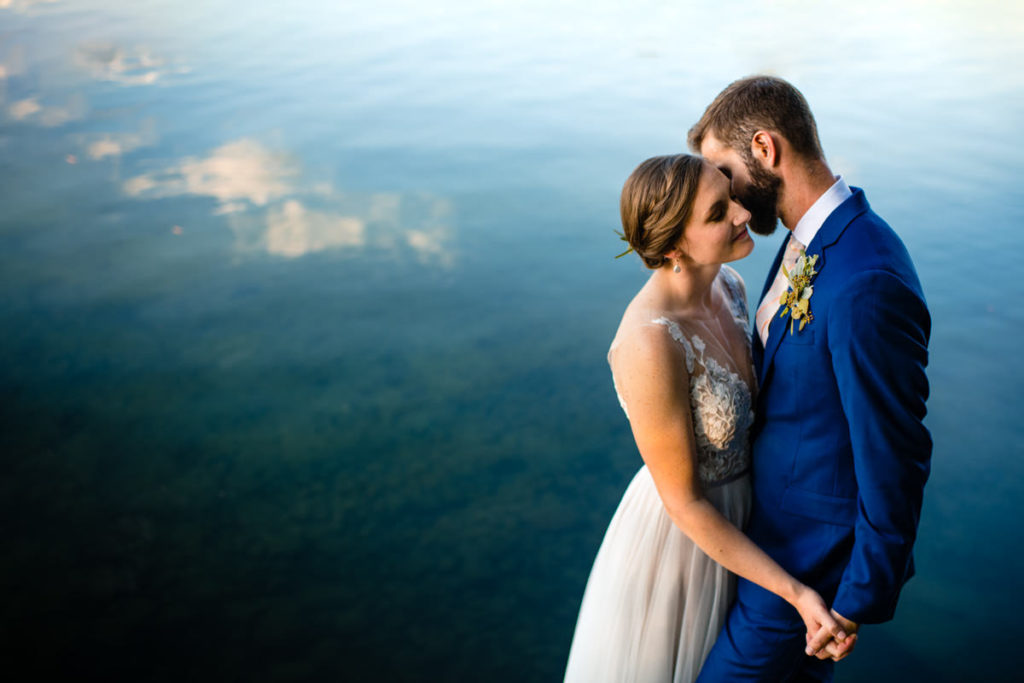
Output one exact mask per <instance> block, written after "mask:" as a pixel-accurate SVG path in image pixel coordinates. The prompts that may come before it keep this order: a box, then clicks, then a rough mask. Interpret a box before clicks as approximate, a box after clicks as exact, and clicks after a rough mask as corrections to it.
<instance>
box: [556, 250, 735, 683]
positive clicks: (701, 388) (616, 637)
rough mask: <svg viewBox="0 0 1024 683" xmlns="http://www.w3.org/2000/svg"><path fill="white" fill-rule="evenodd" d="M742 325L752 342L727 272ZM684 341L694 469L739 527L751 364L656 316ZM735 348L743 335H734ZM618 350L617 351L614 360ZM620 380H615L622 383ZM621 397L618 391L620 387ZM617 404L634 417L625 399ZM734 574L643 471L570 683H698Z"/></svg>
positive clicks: (597, 567)
mask: <svg viewBox="0 0 1024 683" xmlns="http://www.w3.org/2000/svg"><path fill="white" fill-rule="evenodd" d="M716 283H717V284H719V285H720V286H721V287H723V291H724V292H725V293H726V297H725V298H726V301H727V303H728V305H729V307H730V313H731V316H732V319H733V322H735V324H736V325H737V326H739V328H740V332H741V336H742V338H743V339H746V340H747V342H746V346H747V353H746V362H747V363H748V364H749V337H748V336H747V306H746V301H745V297H744V295H743V288H742V285H741V284H740V280H739V276H738V275H737V274H736V272H735V271H733V270H732V269H731V268H729V267H728V266H722V269H721V273H720V274H719V276H718V279H717V280H716ZM644 324H650V325H658V326H661V327H663V328H664V330H665V333H666V334H669V335H671V336H672V338H673V339H674V340H675V341H676V342H678V344H679V349H680V362H684V363H686V367H687V370H688V371H689V375H690V387H689V389H690V402H691V408H692V416H693V426H694V432H695V435H696V438H697V463H698V469H699V473H700V479H701V482H702V484H703V489H704V494H705V496H706V498H707V499H708V500H709V501H710V502H711V504H712V505H714V506H715V508H716V509H718V510H719V511H720V512H721V513H722V514H723V515H724V516H725V517H726V518H727V519H728V520H729V521H731V522H732V523H733V524H735V525H736V526H737V527H740V528H742V527H743V524H744V523H745V521H746V517H747V514H748V511H749V506H750V481H749V480H750V477H749V476H747V472H748V470H749V467H750V447H749V438H748V432H749V429H750V427H751V425H752V424H753V418H754V415H753V411H752V400H753V397H752V392H751V387H750V386H749V385H748V384H747V382H745V381H744V379H743V377H744V376H746V377H751V376H752V375H751V373H750V371H749V365H748V367H747V368H746V370H747V371H746V372H739V370H740V368H736V367H734V366H735V363H734V362H733V361H732V360H731V359H732V358H733V357H734V354H729V353H728V348H727V343H728V342H727V341H726V340H722V339H719V338H718V337H720V336H721V333H720V332H718V333H716V331H715V329H714V328H713V327H711V326H709V325H708V323H706V322H687V321H681V322H675V321H672V320H669V319H668V318H666V317H663V316H655V317H652V318H650V319H649V322H646V323H644ZM733 339H735V336H733ZM614 351H615V343H614V342H613V344H612V347H611V349H610V350H609V358H610V357H611V355H612V353H613V352H614ZM613 381H614V376H613ZM616 394H618V389H616ZM619 402H620V403H622V408H623V410H624V411H626V415H627V417H628V415H629V411H628V408H627V406H626V405H625V402H624V401H623V400H622V397H621V395H620V396H619ZM734 590H735V577H734V576H733V575H732V574H731V573H730V572H728V571H727V570H726V569H724V568H723V567H722V566H721V565H719V564H718V563H716V562H715V561H714V560H712V559H711V558H709V557H708V556H707V555H705V554H704V552H703V551H702V550H701V549H700V548H698V547H697V545H696V544H695V543H694V542H693V541H691V540H690V539H689V537H687V536H686V535H685V534H683V532H682V531H680V530H679V529H678V528H677V527H676V526H675V525H674V524H673V523H672V520H671V519H669V516H668V514H667V513H666V512H665V507H664V505H663V504H662V502H661V498H660V497H659V496H658V492H657V490H655V487H654V481H653V479H652V478H651V475H650V473H649V472H648V471H647V467H646V466H643V467H641V468H640V471H639V472H637V474H636V476H635V477H633V480H632V482H631V483H630V484H629V487H628V488H627V489H626V493H625V495H624V496H623V498H622V502H621V503H620V504H619V507H618V509H617V510H616V512H615V515H614V517H612V521H611V524H610V525H609V526H608V531H607V532H606V533H605V537H604V541H603V542H602V543H601V547H600V549H599V550H598V553H597V558H596V559H595V561H594V567H593V569H592V570H591V573H590V579H589V580H588V581H587V587H586V590H585V592H584V594H583V603H582V605H581V607H580V614H579V618H578V619H577V622H576V632H575V634H574V636H573V641H572V647H571V649H570V652H569V662H568V666H567V668H566V673H565V681H566V683H601V682H608V683H612V682H614V683H627V682H630V681H633V682H636V683H690V682H691V681H693V680H695V679H696V678H697V674H698V673H699V672H700V667H701V665H702V664H703V663H704V659H705V658H706V657H707V655H708V652H709V651H710V650H711V646H712V645H713V644H714V642H715V638H716V637H717V636H718V632H719V630H720V629H721V627H722V624H723V623H724V622H725V616H726V614H727V612H728V610H729V605H730V603H731V602H732V598H733V594H734Z"/></svg>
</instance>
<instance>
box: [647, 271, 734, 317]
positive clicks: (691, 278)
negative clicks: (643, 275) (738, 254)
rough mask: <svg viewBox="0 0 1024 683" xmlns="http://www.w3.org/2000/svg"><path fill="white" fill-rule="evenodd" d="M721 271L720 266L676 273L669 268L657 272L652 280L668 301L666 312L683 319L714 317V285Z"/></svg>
mask: <svg viewBox="0 0 1024 683" xmlns="http://www.w3.org/2000/svg"><path fill="white" fill-rule="evenodd" d="M721 269H722V266H721V264H718V263H716V264H714V265H708V266H689V265H684V266H682V270H680V271H679V272H678V273H675V272H673V270H672V266H671V265H669V266H664V267H662V268H659V269H658V270H656V271H655V272H654V274H653V275H652V276H651V280H652V282H653V283H654V284H655V286H656V287H657V288H658V291H659V292H660V293H661V295H662V296H664V297H665V299H666V304H667V305H666V308H668V309H671V310H673V311H678V312H680V313H681V314H683V315H693V316H696V317H700V316H705V315H712V314H713V313H714V304H713V301H712V294H711V285H712V284H713V283H714V281H715V278H716V277H718V272H719V271H720V270H721Z"/></svg>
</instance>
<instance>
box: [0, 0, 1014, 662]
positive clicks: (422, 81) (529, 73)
mask: <svg viewBox="0 0 1024 683" xmlns="http://www.w3.org/2000/svg"><path fill="white" fill-rule="evenodd" d="M1022 38H1024V14H1022V12H1021V11H1020V10H1019V9H1015V8H1009V7H1006V6H1004V5H1003V4H1002V3H995V2H988V3H980V4H979V3H966V2H963V3H956V2H940V3H916V2H907V3H901V2H887V3H867V4H864V3H859V4H858V6H857V7H852V8H851V7H847V6H842V5H838V4H835V5H833V4H829V3H813V4H812V3H771V4H764V3H755V2H735V3H727V4H725V5H721V6H719V7H718V8H717V9H714V10H711V9H706V8H700V7H697V6H696V5H694V6H689V5H688V4H686V3H682V4H681V3H672V4H669V3H665V4H659V3H647V4H638V5H635V6H631V7H630V8H629V9H624V8H615V7H613V6H612V5H611V4H607V3H598V4H597V5H594V4H593V3H586V4H583V3H573V4H564V5H560V6H559V7H558V8H552V7H549V6H548V5H547V4H543V3H525V2H524V3H506V4H494V5H477V4H474V3H455V2H445V3H435V4H432V5H430V6H429V7H426V6H422V5H421V4H417V3H411V2H409V3H394V2H392V3H385V4H383V5H380V6H379V7H378V6H375V8H374V9H370V8H369V7H368V6H364V5H363V4H356V3H341V4H337V3H331V2H311V1H302V2H298V3H293V4H290V5H288V6H287V8H286V7H284V6H280V5H278V4H277V3H269V2H256V3H241V2H237V1H234V0H220V1H215V2H202V3H200V2H186V3H171V2H165V1H158V2H138V3H119V2H114V1H112V0H102V1H101V0H91V1H88V2H85V1H83V2H70V1H67V2H61V1H57V2H31V1H30V0H0V324H2V330H3V334H2V335H0V358H2V359H3V362H2V365H0V444H2V448H0V450H2V463H3V466H4V467H3V472H4V476H3V477H2V478H0V506H2V515H0V529H2V531H3V536H2V538H3V540H4V550H5V552H4V557H3V561H2V562H0V588H2V594H3V596H4V600H3V601H2V605H0V637H2V642H3V646H2V647H3V650H4V651H5V653H6V657H5V662H6V663H7V665H8V667H7V668H9V669H10V670H14V671H16V670H19V669H20V670H24V671H28V672H30V675H32V676H33V677H38V676H40V675H41V674H42V673H44V672H46V671H52V672H57V673H60V674H62V675H63V676H65V677H70V676H71V675H75V676H77V677H87V678H91V677H97V676H101V677H103V678H105V679H107V680H131V681H140V680H168V681H170V680H174V681H178V680H246V681H248V680H274V681H293V680H310V681H313V680H366V681H391V680H395V681H398V680H403V681H449V680H451V681H462V680H465V681H475V680H497V681H505V680H507V681H527V680H529V681H551V680H559V679H560V675H561V671H562V668H563V666H564V662H565V657H566V655H567V652H568V647H569V641H570V639H571V636H572V628H573V625H574V623H575V616H576V610H577V609H578V606H579V600H580V598H581V597H582V590H583V586H584V583H585V581H586V576H587V573H588V571H589V569H590V564H591V562H592V560H593V555H594V553H595V552H596V550H597V545H598V543H599V542H600V538H601V536H602V535H603V533H604V529H605V526H606V525H607V522H608V520H609V519H610V517H611V514H612V512H613V510H614V508H615V505H616V504H617V502H618V500H619V497H620V496H621V494H622V491H623V490H624V488H625V485H626V483H627V482H628V480H629V478H630V477H631V476H632V474H633V473H634V472H635V470H636V468H637V467H638V466H639V465H640V459H639V456H638V455H637V453H636V452H635V448H634V446H633V444H632V440H631V438H630V435H629V432H628V428H627V425H626V422H625V419H624V418H623V417H622V414H621V411H620V409H619V407H618V405H617V402H616V400H615V397H614V394H613V392H612V389H611V383H610V376H609V373H608V369H607V366H606V363H605V360H604V357H605V352H606V350H607V346H608V343H609V342H610V339H611V336H612V334H613V332H614V330H615V326H616V325H617V322H618V317H619V315H620V314H621V311H622V309H623V308H624V306H625V304H626V302H628V300H629V299H630V298H631V296H632V294H633V293H634V292H635V290H636V289H637V288H638V287H639V286H640V284H641V283H642V282H643V279H644V277H645V276H646V275H645V272H644V270H643V269H642V267H641V266H640V265H639V264H638V263H637V262H635V261H629V260H627V259H620V260H618V261H616V260H614V259H612V256H614V254H616V253H618V251H620V248H619V244H620V243H619V242H618V240H617V238H616V237H615V235H614V233H613V230H614V229H615V228H616V227H618V226H617V203H618V192H619V188H620V187H621V183H622V181H623V179H624V178H625V176H626V175H627V174H628V173H629V171H630V170H631V169H632V168H633V167H634V166H635V164H636V163H637V162H639V161H640V160H642V159H643V158H645V157H647V156H650V155H653V154H658V153H666V152H672V151H677V150H679V149H681V148H682V146H683V139H684V136H685V132H686V130H687V128H688V127H689V125H690V124H691V123H692V122H693V121H694V120H696V118H697V117H698V116H699V115H700V113H701V111H702V110H703V107H704V105H705V104H706V103H707V102H708V101H710V99H711V98H712V97H713V96H714V95H715V94H716V93H717V92H718V90H719V89H720V88H721V87H723V86H724V85H725V84H726V83H728V82H729V81H730V80H732V79H733V78H736V77H738V76H741V75H744V74H747V73H751V72H755V71H771V72H775V73H778V74H780V75H782V76H785V77H787V78H790V79H791V80H793V81H794V82H795V83H797V85H799V86H800V87H801V88H802V89H803V91H804V93H805V94H806V95H807V97H808V99H809V100H810V102H811V105H812V107H813V108H814V110H815V112H816V114H817V117H818V121H819V126H820V129H821V133H822V138H823V142H824V145H825V148H826V151H827V152H828V154H829V158H830V160H831V162H832V164H833V166H834V168H835V169H836V170H837V171H839V172H841V173H843V174H844V177H846V179H847V180H848V181H849V182H850V183H851V184H853V185H856V186H861V187H864V188H865V190H866V191H867V194H868V197H869V199H870V201H871V202H872V204H873V205H874V207H875V208H876V210H878V211H879V213H881V214H882V215H883V216H884V217H885V218H887V219H888V220H889V222H890V223H891V224H892V225H893V226H894V227H895V228H896V229H897V231H898V232H900V234H901V235H902V236H903V237H904V240H905V241H906V243H907V245H908V247H909V248H910V250H911V253H912V254H913V256H914V258H915V261H916V263H917V266H918V270H919V272H920V275H921V279H922V282H923V284H924V287H925V291H926V294H927V295H928V297H929V302H930V305H931V309H932V315H933V318H934V332H933V336H932V345H931V352H932V357H931V366H930V372H929V375H930V379H931V382H932V398H931V400H930V402H929V408H930V415H929V418H928V424H929V426H930V428H931V429H932V432H933V436H934V438H935V444H936V447H935V454H934V465H933V475H932V480H931V481H930V483H929V485H928V489H927V492H926V501H925V509H924V517H923V520H922V523H921V529H920V539H919V541H918V545H917V561H918V576H917V577H916V578H915V579H914V580H913V581H912V582H911V583H910V584H909V585H908V586H907V588H906V590H905V591H904V596H903V599H902V601H901V605H900V609H899V610H898V612H897V617H896V619H895V620H894V621H893V622H892V623H890V624H886V625H884V626H875V627H871V628H867V629H865V630H864V632H863V635H862V640H861V643H860V645H859V646H858V651H857V652H856V653H855V655H854V656H853V657H851V658H850V659H849V660H847V661H846V662H844V663H843V664H842V665H841V666H840V667H839V668H838V675H837V679H838V680H839V681H861V680H870V681H907V680H930V681H938V680H949V681H962V680H986V681H999V680H1011V679H1013V678H1014V677H1015V676H1016V671H1017V668H1018V667H1017V666H1016V665H1015V664H1014V663H1013V662H1012V661H1011V658H1010V656H1009V653H1010V652H1013V651H1014V648H1013V645H1014V644H1015V639H1014V635H1015V633H1016V632H1017V630H1019V629H1018V628H1017V614H1018V612H1019V610H1020V608H1021V607H1024V587H1022V584H1021V582H1020V580H1019V577H1020V576H1021V574H1022V572H1024V550H1022V548H1024V543H1022V541H1024V537H1022V532H1021V528H1022V527H1021V525H1020V524H1019V523H1018V522H1017V521H1016V519H1017V517H1018V505H1017V503H1018V501H1020V500H1021V499H1022V497H1024V465H1022V462H1024V460H1022V458H1021V456H1024V446H1022V445H1021V443H1022V442H1021V438H1020V437H1021V436H1022V434H1021V429H1020V427H1019V425H1020V419H1019V415H1018V413H1019V411H1018V410H1017V406H1018V404H1019V393H1020V392H1019V387H1020V385H1021V381H1022V380H1024V372H1022V371H1021V364H1020V360H1019V346H1020V342H1019V339H1020V338H1021V333H1022V332H1024V313H1022V310H1024V309H1022V307H1021V305H1020V301H1021V300H1022V297H1024V278H1022V277H1021V276H1022V274H1024V269H1022V268H1021V258H1022V257H1024V232H1022V231H1021V229H1020V227H1021V225H1022V224H1024V193H1022V192H1021V190H1020V186H1019V179H1020V177H1021V176H1022V174H1024V162H1022V161H1021V157H1020V155H1019V153H1018V152H1017V149H1016V145H1015V144H1014V139H1015V137H1014V136H1015V134H1016V132H1017V131H1019V129H1020V126H1021V124H1022V123H1024V90H1022V87H1021V86H1022V81H1024V79H1022V77H1021V75H1020V70H1019V69H1018V68H1016V66H1015V65H1017V64H1020V63H1022V57H1024V54H1022V52H1024V50H1022V48H1021V45H1022V44H1024V41H1022ZM773 251H774V240H773V239H769V240H759V242H758V247H757V249H756V250H755V252H754V255H753V256H751V257H750V258H748V259H746V260H745V261H742V262H740V263H738V264H736V265H737V267H738V269H739V271H740V272H741V274H742V275H743V276H744V277H745V278H746V279H747V281H748V283H752V284H751V287H752V288H755V287H757V286H759V285H760V283H761V282H762V279H763V277H764V273H765V271H766V269H767V267H768V262H769V261H770V259H771V257H772V255H773Z"/></svg>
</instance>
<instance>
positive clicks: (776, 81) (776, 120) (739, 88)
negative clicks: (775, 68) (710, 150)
mask: <svg viewBox="0 0 1024 683" xmlns="http://www.w3.org/2000/svg"><path fill="white" fill-rule="evenodd" d="M759 130H768V131H774V132H776V133H779V134H780V135H782V136H783V137H785V138H786V140H788V141H789V144H790V145H791V146H792V147H793V150H794V151H795V152H796V153H797V154H800V155H801V156H804V157H806V158H808V159H821V158H823V157H824V156H825V155H824V153H823V152H822V151H821V141H820V140H819V139H818V126H817V125H816V124H815V123H814V115H813V114H811V108H810V107H809V106H807V100H805V99H804V96H803V95H802V94H800V91H799V90H797V89H796V88H794V87H793V85H792V84H790V83H789V82H787V81H784V80H782V79H781V78H775V77H774V76H748V77H747V78H741V79H740V80H738V81H734V82H732V83H730V84H729V86H728V87H726V89H725V90H723V91H722V92H720V93H719V94H718V97H716V98H715V100H714V101H713V102H712V103H711V104H709V105H708V108H707V109H705V110H704V115H703V116H701V117H700V121H698V122H697V123H695V124H694V126H693V128H691V129H690V132H689V135H688V136H687V143H688V144H689V145H690V149H691V150H693V151H694V152H698V153H699V152H700V146H701V143H702V142H704V138H705V137H707V135H708V134H709V133H710V134H712V135H714V136H715V137H716V138H718V140H720V141H721V142H722V143H724V144H725V145H728V146H729V147H731V148H732V149H734V150H736V151H737V152H739V153H740V155H741V156H742V157H743V158H744V159H747V160H751V159H752V154H751V152H750V140H751V139H752V138H753V137H754V133H756V132H757V131H759Z"/></svg>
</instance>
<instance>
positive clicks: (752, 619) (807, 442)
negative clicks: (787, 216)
mask: <svg viewBox="0 0 1024 683" xmlns="http://www.w3.org/2000/svg"><path fill="white" fill-rule="evenodd" d="M782 251H783V250H782V249H780V250H779V254H778V255H777V256H776V258H775V263H774V265H773V266H772V269H771V270H770V271H769V274H768V278H767V281H766V283H765V287H764V292H767V291H768V289H769V287H770V286H771V283H772V281H773V280H774V278H775V273H776V271H777V270H778V268H779V263H780V261H781V258H782ZM806 252H807V254H808V255H814V254H818V255H819V258H818V263H817V266H816V268H817V270H818V275H817V276H816V277H815V279H814V281H813V282H812V285H813V287H814V292H813V294H812V296H811V299H810V307H811V313H812V314H813V315H814V319H813V320H812V321H811V322H810V323H808V324H807V326H806V327H805V328H804V329H803V331H796V330H795V329H794V331H793V333H792V334H790V332H789V320H788V318H786V319H781V318H779V317H778V313H776V314H775V318H774V320H773V322H772V323H771V327H770V329H769V335H768V341H767V344H766V347H763V346H762V344H761V339H760V337H759V336H758V335H757V334H756V333H755V334H754V335H753V347H754V364H755V369H756V371H757V373H758V378H759V383H760V394H759V396H758V401H757V416H758V417H757V422H756V424H755V428H754V430H755V431H754V441H753V451H752V458H753V490H754V499H753V507H752V512H751V517H750V523H749V524H748V528H747V530H746V532H747V534H748V535H749V536H750V538H751V539H752V540H753V541H754V542H755V543H756V544H757V545H759V546H760V547H761V548H763V549H764V550H765V551H766V552H767V553H768V554H769V555H770V556H771V557H772V558H774V559H775V560H776V561H777V562H778V563H779V564H780V565H782V567H783V568H785V569H786V571H788V572H790V573H791V574H792V575H793V576H795V577H796V578H798V579H799V580H801V581H803V582H804V583H806V584H808V585H809V586H811V587H812V588H814V589H815V590H817V591H818V592H819V593H821V595H822V597H823V598H824V599H825V601H826V603H829V604H831V605H832V607H833V608H834V609H835V610H836V611H837V612H839V613H840V614H842V615H843V616H844V617H846V618H848V619H851V620H853V621H855V622H857V623H860V624H865V623H867V624H870V623H877V622H882V621H886V620H888V619H891V618H892V616H893V611H894V610H895V608H896V601H897V599H898V598H899V594H900V589H901V588H902V587H903V584H904V583H905V582H906V581H907V579H909V578H910V577H911V576H912V575H913V573H914V562H913V557H912V554H911V550H912V548H913V544H914V538H915V536H916V533H917V524H918V519H919V515H920V511H921V498H922V493H923V489H924V484H925V481H926V479H927V478H928V472H929V466H930V459H931V451H932V441H931V436H930V435H929V433H928V430H927V429H926V428H925V427H924V425H923V424H922V420H923V419H924V416H925V400H926V399H927V397H928V380H927V378H926V377H925V366H926V365H927V361H928V337H929V334H930V328H931V320H930V317H929V314H928V308H927V305H926V303H925V299H924V294H923V293H922V291H921V284H920V282H919V281H918V278H917V274H916V272H915V270H914V265H913V263H912V262H911V260H910V256H909V255H908V254H907V250H906V248H905V247H904V246H903V243H902V242H901V241H900V239H899V237H897V235H896V233H894V232H893V231H892V229H891V228H890V227H889V226H888V225H887V224H886V223H885V221H883V220H882V219H881V218H879V217H878V215H876V214H875V213H874V212H873V211H872V210H871V207H870V206H869V205H868V202H867V199H866V198H865V196H864V192H863V191H862V190H860V189H857V188H853V194H852V196H850V197H848V198H847V199H846V200H845V201H844V202H843V203H842V204H841V205H840V206H839V207H837V208H836V209H835V210H834V211H833V212H832V214H831V215H830V216H829V217H828V218H827V219H826V220H825V222H824V224H823V225H822V226H821V229H820V230H819V231H818V233H817V235H816V236H815V238H814V239H813V240H812V241H811V243H810V244H809V245H807V249H806ZM764 292H763V293H762V297H763V296H764ZM804 633H805V629H804V625H803V622H802V621H801V620H800V617H799V615H798V614H797V612H796V610H795V609H793V607H791V606H790V605H789V604H787V603H786V602H785V601H784V600H782V599H781V598H779V597H778V596H776V595H774V594H772V593H770V592H768V591H766V590H764V589H763V588H761V587H759V586H757V585H755V584H753V583H751V582H749V581H746V580H743V579H740V580H739V584H738V589H737V598H736V603H735V604H734V605H733V608H732V610H731V611H730V614H729V617H728V620H727V623H726V626H725V627H724V628H723V630H722V632H721V634H720V636H719V638H718V640H717V641H716V643H715V647H714V649H713V650H712V652H711V654H710V655H709V657H708V659H707V661H706V662H705V665H704V669H703V670H702V671H701V675H700V678H699V679H698V680H699V681H701V682H703V683H708V682H710V681H740V680H752V681H755V680H756V681H784V680H808V679H811V680H829V679H830V678H831V675H832V663H831V662H830V661H826V662H822V661H820V660H817V659H815V658H811V657H807V656H806V655H805V654H804V652H803V650H804V646H805V641H804Z"/></svg>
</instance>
